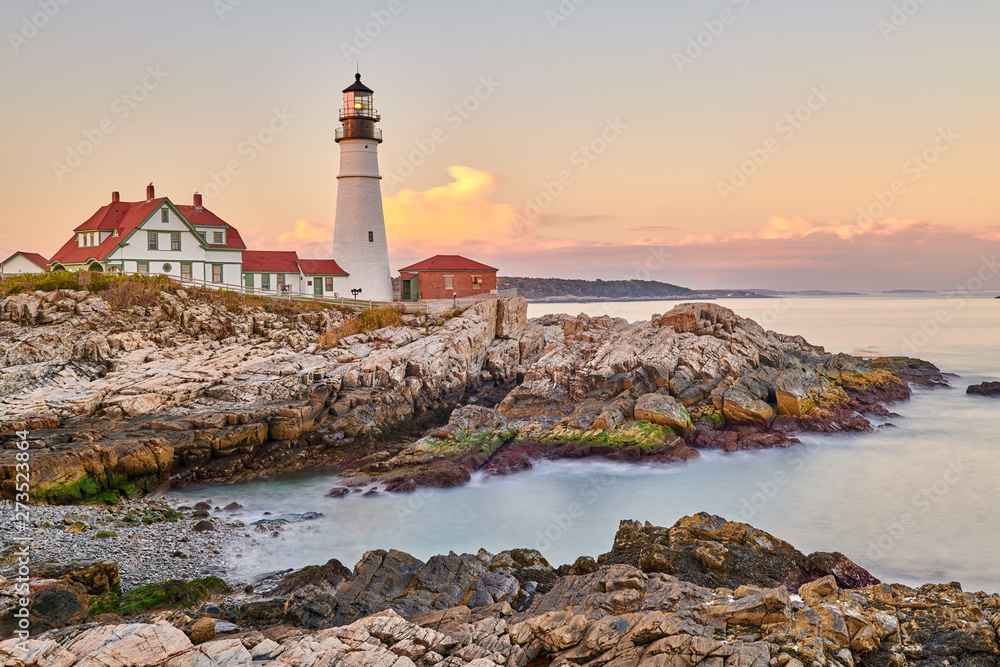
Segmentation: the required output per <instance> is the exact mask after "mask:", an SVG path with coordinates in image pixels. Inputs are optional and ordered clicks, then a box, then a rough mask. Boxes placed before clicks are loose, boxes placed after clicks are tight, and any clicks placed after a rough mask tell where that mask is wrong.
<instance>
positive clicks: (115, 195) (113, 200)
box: [111, 190, 122, 204]
mask: <svg viewBox="0 0 1000 667" xmlns="http://www.w3.org/2000/svg"><path fill="white" fill-rule="evenodd" d="M121 200H122V197H121V195H119V194H118V191H117V190H115V191H114V192H112V193H111V203H112V204H115V203H117V202H120V201H121Z"/></svg>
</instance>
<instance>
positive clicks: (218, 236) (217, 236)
mask: <svg viewBox="0 0 1000 667" xmlns="http://www.w3.org/2000/svg"><path fill="white" fill-rule="evenodd" d="M212 243H214V244H216V245H221V244H223V243H225V241H224V240H223V236H222V232H212Z"/></svg>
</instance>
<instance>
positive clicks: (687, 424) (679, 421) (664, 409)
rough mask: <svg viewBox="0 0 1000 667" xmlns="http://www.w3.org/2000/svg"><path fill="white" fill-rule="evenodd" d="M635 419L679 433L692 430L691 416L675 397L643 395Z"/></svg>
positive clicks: (637, 405) (636, 407)
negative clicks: (667, 427)
mask: <svg viewBox="0 0 1000 667" xmlns="http://www.w3.org/2000/svg"><path fill="white" fill-rule="evenodd" d="M634 412H635V418H636V419H642V420H644V421H648V422H653V423H654V424H659V425H661V426H669V427H670V428H672V429H675V430H676V431H678V432H683V431H686V430H687V429H689V428H691V415H689V414H688V411H687V410H686V409H685V408H684V406H683V405H681V404H680V403H678V402H677V399H675V398H674V397H673V396H670V395H665V394H643V395H642V396H640V397H639V400H638V401H636V403H635V410H634Z"/></svg>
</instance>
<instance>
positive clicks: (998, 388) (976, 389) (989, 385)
mask: <svg viewBox="0 0 1000 667" xmlns="http://www.w3.org/2000/svg"><path fill="white" fill-rule="evenodd" d="M965 393H967V394H976V395H978V396H1000V382H982V383H980V384H973V385H969V388H968V389H966V390H965Z"/></svg>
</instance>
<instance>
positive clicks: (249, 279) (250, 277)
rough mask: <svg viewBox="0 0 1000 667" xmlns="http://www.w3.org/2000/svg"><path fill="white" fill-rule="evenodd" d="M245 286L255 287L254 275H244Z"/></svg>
mask: <svg viewBox="0 0 1000 667" xmlns="http://www.w3.org/2000/svg"><path fill="white" fill-rule="evenodd" d="M243 284H245V285H246V286H247V287H253V274H252V273H244V274H243Z"/></svg>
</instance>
